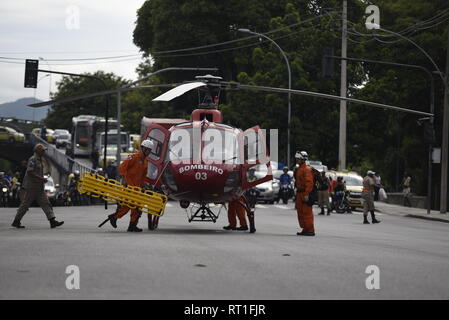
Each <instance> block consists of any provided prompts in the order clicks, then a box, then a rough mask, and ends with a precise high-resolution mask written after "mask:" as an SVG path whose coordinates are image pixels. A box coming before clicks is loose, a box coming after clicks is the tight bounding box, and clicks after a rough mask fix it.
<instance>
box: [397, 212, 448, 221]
mask: <svg viewBox="0 0 449 320" xmlns="http://www.w3.org/2000/svg"><path fill="white" fill-rule="evenodd" d="M404 217H409V218H418V219H423V220H432V221H440V222H446V223H449V220H445V219H440V218H435V217H426V216H420V215H416V214H406V215H405V216H404Z"/></svg>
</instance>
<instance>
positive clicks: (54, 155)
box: [29, 134, 95, 174]
mask: <svg viewBox="0 0 449 320" xmlns="http://www.w3.org/2000/svg"><path fill="white" fill-rule="evenodd" d="M29 142H30V143H31V144H34V145H36V144H38V143H41V144H43V145H45V146H46V147H47V151H46V152H45V157H46V158H47V159H48V160H50V161H51V162H52V163H53V164H54V165H55V166H56V167H58V169H60V170H61V171H63V172H64V173H66V174H67V173H71V172H74V171H76V170H78V171H79V172H80V174H82V173H83V172H95V170H94V169H92V168H89V167H87V166H85V165H83V164H81V163H79V162H77V161H76V160H75V159H73V158H70V157H69V156H67V155H66V154H64V153H62V152H59V150H58V149H56V147H55V146H54V145H52V144H50V143H48V142H47V141H45V140H43V139H42V138H40V137H38V136H36V135H35V134H30V137H29Z"/></svg>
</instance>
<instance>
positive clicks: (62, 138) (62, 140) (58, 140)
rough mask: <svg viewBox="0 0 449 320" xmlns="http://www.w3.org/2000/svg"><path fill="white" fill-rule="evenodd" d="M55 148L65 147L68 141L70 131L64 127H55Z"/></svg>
mask: <svg viewBox="0 0 449 320" xmlns="http://www.w3.org/2000/svg"><path fill="white" fill-rule="evenodd" d="M53 137H54V138H55V144H56V148H59V147H63V148H65V147H66V146H67V144H68V143H69V142H70V138H71V137H70V132H69V131H68V130H66V129H55V133H54V136H53Z"/></svg>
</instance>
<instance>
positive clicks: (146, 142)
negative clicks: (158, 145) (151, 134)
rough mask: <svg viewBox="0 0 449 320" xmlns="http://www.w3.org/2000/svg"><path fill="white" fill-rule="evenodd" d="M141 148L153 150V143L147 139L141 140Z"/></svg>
mask: <svg viewBox="0 0 449 320" xmlns="http://www.w3.org/2000/svg"><path fill="white" fill-rule="evenodd" d="M140 146H141V147H144V148H148V149H153V148H154V142H153V141H151V140H149V139H147V140H143V141H142V143H141V144H140Z"/></svg>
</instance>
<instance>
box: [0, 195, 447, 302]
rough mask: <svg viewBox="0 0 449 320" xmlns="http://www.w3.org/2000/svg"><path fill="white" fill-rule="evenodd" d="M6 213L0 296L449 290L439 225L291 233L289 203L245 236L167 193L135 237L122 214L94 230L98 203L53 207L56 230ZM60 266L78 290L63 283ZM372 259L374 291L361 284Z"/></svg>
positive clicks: (360, 295) (304, 295)
mask: <svg viewBox="0 0 449 320" xmlns="http://www.w3.org/2000/svg"><path fill="white" fill-rule="evenodd" d="M15 210H16V209H15V208H1V209H0V257H1V259H0V299H120V300H122V299H275V300H276V299H449V268H448V262H449V224H447V223H442V222H435V221H426V220H421V219H414V218H405V217H400V216H392V215H388V214H382V215H379V218H380V219H381V220H382V223H380V224H378V225H371V224H370V225H363V224H362V223H361V222H362V216H361V212H356V213H354V214H343V215H341V214H333V215H331V216H316V217H315V226H316V232H317V236H316V237H298V236H297V235H296V232H297V231H298V223H297V218H296V212H295V211H294V210H293V208H292V207H291V205H289V206H288V207H287V206H284V205H258V208H257V210H256V223H257V232H256V233H255V234H250V233H248V232H243V231H224V230H222V227H223V226H224V225H226V224H227V219H226V215H225V214H223V213H222V215H221V216H220V219H219V220H218V222H217V223H215V224H214V223H201V222H197V223H194V222H193V223H190V224H189V223H188V222H187V218H186V213H185V211H184V210H183V209H181V208H179V206H178V205H177V203H174V202H169V206H168V207H167V210H166V213H165V215H164V216H163V217H162V218H161V220H160V226H159V229H158V230H156V231H148V230H144V232H142V233H140V234H137V233H128V232H126V228H127V225H128V222H129V217H128V216H125V217H124V218H123V219H122V220H119V227H118V228H117V229H113V228H112V227H111V226H110V225H109V224H106V225H104V226H103V228H101V229H99V228H98V227H97V226H98V224H99V223H100V222H101V221H102V220H103V219H104V218H105V217H106V215H107V212H105V210H104V207H103V206H93V207H57V208H55V213H56V216H57V219H58V220H64V221H65V224H64V225H63V226H62V227H61V228H57V229H50V228H49V225H48V222H47V221H46V219H45V215H44V213H43V212H42V211H41V209H40V208H31V209H30V211H29V212H28V213H27V215H26V216H25V218H24V219H23V220H22V223H23V224H24V225H25V226H26V227H27V228H26V229H22V230H18V229H13V228H12V227H10V224H11V222H12V220H13V217H14V214H15ZM315 210H316V209H315ZM112 211H113V206H110V210H108V212H109V213H110V212H112ZM145 224H146V217H142V219H141V222H140V226H141V227H143V226H144V225H145ZM69 265H76V266H78V267H79V272H80V282H79V283H80V288H79V289H74V290H68V289H67V288H66V279H67V277H69V276H71V274H66V268H67V266H69ZM370 265H375V266H377V267H378V270H379V278H378V279H379V285H380V288H379V289H372V290H368V289H367V286H366V279H367V278H368V277H372V276H373V275H374V274H367V273H365V272H366V269H367V267H368V266H370ZM370 283H372V282H370Z"/></svg>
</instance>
